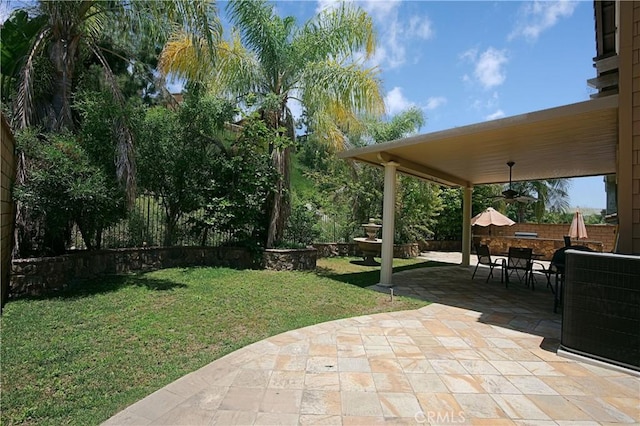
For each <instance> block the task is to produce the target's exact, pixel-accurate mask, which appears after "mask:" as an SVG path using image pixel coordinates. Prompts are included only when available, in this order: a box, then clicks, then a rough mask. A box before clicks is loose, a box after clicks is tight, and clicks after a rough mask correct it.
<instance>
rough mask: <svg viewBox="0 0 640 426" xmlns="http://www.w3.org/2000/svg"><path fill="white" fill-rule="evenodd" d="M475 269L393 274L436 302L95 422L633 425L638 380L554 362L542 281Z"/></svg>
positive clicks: (318, 335) (285, 341)
mask: <svg viewBox="0 0 640 426" xmlns="http://www.w3.org/2000/svg"><path fill="white" fill-rule="evenodd" d="M471 271H472V269H469V268H464V267H461V266H445V267H437V268H423V269H414V270H409V271H404V272H401V273H397V274H395V275H394V276H393V280H394V284H395V286H394V289H393V290H394V291H393V293H394V295H407V296H412V297H419V298H424V299H426V300H429V301H432V302H434V303H432V304H430V305H428V306H426V307H424V308H421V309H418V310H415V311H402V312H393V313H385V314H377V315H368V316H362V317H356V318H348V319H343V320H338V321H332V322H328V323H323V324H318V325H314V326H311V327H306V328H303V329H299V330H292V331H289V332H286V333H283V334H280V335H277V336H274V337H271V338H268V339H265V340H263V341H260V342H257V343H254V344H252V345H249V346H247V347H245V348H242V349H240V350H238V351H236V352H233V353H231V354H229V355H227V356H225V357H223V358H221V359H219V360H217V361H214V362H212V363H211V364H209V365H207V366H205V367H203V368H202V369H200V370H198V371H195V372H193V373H191V374H188V375H187V376H185V377H183V378H181V379H179V380H177V381H175V382H173V383H171V384H169V385H168V386H166V387H164V388H162V389H160V390H158V391H157V392H155V393H153V394H151V395H149V396H148V397H146V398H144V399H143V400H141V401H139V402H137V403H136V404H134V405H132V406H130V407H128V408H126V409H125V410H124V411H122V412H120V413H118V414H117V415H115V416H114V417H112V418H111V419H109V420H108V421H107V422H105V423H104V424H105V425H134V424H135V425H147V424H154V425H161V424H175V425H178V424H182V425H186V424H189V425H200V424H202V425H204V424H221V425H230V424H242V425H245V424H246V425H250V424H256V425H276V424H281V425H296V424H327V425H376V424H402V425H407V424H414V425H415V424H468V425H531V424H535V425H597V424H601V425H611V424H621V423H623V424H624V423H626V424H639V423H640V378H638V377H637V375H635V374H630V373H626V372H621V371H616V370H613V369H609V368H602V367H600V366H596V365H593V364H591V363H585V362H581V361H577V360H572V359H568V358H564V357H560V356H558V355H557V354H556V349H557V347H558V344H559V337H560V326H561V315H560V314H554V313H553V296H552V294H551V292H550V291H549V289H547V288H545V284H546V281H542V280H541V278H544V277H542V276H540V277H539V278H538V285H537V286H536V290H535V291H531V290H530V289H528V288H525V287H524V286H523V285H522V284H520V283H518V282H517V281H516V282H512V283H511V284H510V286H509V288H508V289H507V288H505V286H504V284H501V283H500V279H499V275H498V278H496V279H493V280H489V282H488V283H485V282H484V278H485V277H486V272H487V270H486V269H485V270H482V271H479V272H478V275H479V276H476V279H475V280H473V281H472V280H471ZM483 273H484V275H483ZM372 289H374V290H379V291H385V292H389V289H386V288H376V287H375V286H374V287H373V288H372ZM389 297H391V295H390V296H389Z"/></svg>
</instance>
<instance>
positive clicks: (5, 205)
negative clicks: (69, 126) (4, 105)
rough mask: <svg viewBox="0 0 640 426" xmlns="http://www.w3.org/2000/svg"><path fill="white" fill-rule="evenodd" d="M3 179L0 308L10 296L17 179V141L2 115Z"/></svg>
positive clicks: (0, 238) (0, 239)
mask: <svg viewBox="0 0 640 426" xmlns="http://www.w3.org/2000/svg"><path fill="white" fill-rule="evenodd" d="M1 120H2V126H1V127H2V136H1V137H2V156H1V161H2V172H1V174H2V179H1V195H2V196H1V202H2V203H1V211H0V213H1V221H0V222H1V223H0V252H2V265H1V266H0V274H1V275H2V278H1V281H0V289H1V291H0V306H4V303H5V302H6V300H7V297H8V295H9V273H10V271H11V249H12V241H13V218H14V216H13V200H12V197H11V186H12V185H13V181H14V179H15V173H16V161H15V158H16V157H15V153H14V149H15V141H14V139H13V134H12V133H11V128H10V127H9V123H7V120H6V118H5V116H4V114H2V118H1Z"/></svg>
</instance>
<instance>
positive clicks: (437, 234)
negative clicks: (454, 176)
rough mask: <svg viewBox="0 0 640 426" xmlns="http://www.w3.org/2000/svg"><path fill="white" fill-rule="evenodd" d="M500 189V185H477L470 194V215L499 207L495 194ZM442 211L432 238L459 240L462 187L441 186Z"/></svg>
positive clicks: (460, 234)
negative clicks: (488, 208)
mask: <svg viewBox="0 0 640 426" xmlns="http://www.w3.org/2000/svg"><path fill="white" fill-rule="evenodd" d="M501 190H502V187H501V185H478V186H476V187H474V188H473V192H472V194H471V215H472V216H475V215H477V214H478V213H480V212H482V211H484V210H485V209H486V208H487V207H496V208H497V209H498V210H502V211H503V212H504V208H500V206H499V204H500V202H499V201H497V200H496V199H495V196H496V195H497V194H499V192H500V191H501ZM439 197H440V201H441V202H442V211H440V214H439V216H438V217H437V219H436V225H435V226H434V239H436V240H460V239H461V238H462V219H463V217H462V189H461V188H443V189H442V191H441V192H440V194H439Z"/></svg>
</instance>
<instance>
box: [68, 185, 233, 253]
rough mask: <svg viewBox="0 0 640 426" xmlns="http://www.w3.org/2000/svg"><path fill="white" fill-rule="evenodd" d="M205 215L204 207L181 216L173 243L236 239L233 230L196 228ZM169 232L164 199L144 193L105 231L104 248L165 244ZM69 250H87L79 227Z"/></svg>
mask: <svg viewBox="0 0 640 426" xmlns="http://www.w3.org/2000/svg"><path fill="white" fill-rule="evenodd" d="M203 217H204V211H203V210H202V209H201V210H197V211H195V212H192V213H189V214H186V215H184V216H183V217H181V218H180V219H179V220H178V223H177V225H176V227H175V230H174V241H173V245H177V246H220V245H224V244H229V243H232V242H235V237H234V235H235V232H233V231H232V230H229V231H225V232H220V231H214V230H211V229H205V230H197V229H196V226H195V223H196V220H198V219H203ZM166 232H167V225H166V214H165V211H164V209H163V207H162V205H161V199H160V198H159V197H157V196H154V195H152V194H143V195H140V196H138V198H137V199H136V202H135V205H134V207H133V208H132V209H131V210H130V211H129V212H128V214H127V217H126V218H124V219H122V220H120V221H119V222H118V223H116V224H114V225H112V226H110V227H109V228H107V229H105V230H103V232H102V243H101V248H103V249H109V248H126V247H142V246H149V247H153V246H162V245H164V243H165V236H166ZM68 249H69V250H84V249H86V247H85V244H84V241H83V239H82V235H81V233H80V230H79V229H78V227H77V226H74V227H73V229H72V232H71V241H70V244H69V247H68Z"/></svg>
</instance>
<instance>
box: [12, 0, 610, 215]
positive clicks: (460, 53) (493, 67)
mask: <svg viewBox="0 0 640 426" xmlns="http://www.w3.org/2000/svg"><path fill="white" fill-rule="evenodd" d="M25 3H29V2H25V1H24V0H13V1H7V0H0V15H2V17H3V18H4V17H5V16H6V13H7V12H8V10H10V9H11V8H13V7H19V6H24V5H25ZM274 3H275V4H276V7H277V11H278V13H279V14H280V15H282V16H285V15H292V16H295V17H296V19H297V21H298V24H302V23H303V22H305V21H306V20H308V19H309V18H311V17H312V16H313V15H314V14H316V13H317V12H318V11H320V10H322V9H323V8H326V7H333V6H335V5H336V2H335V1H333V0H318V1H275V2H274ZM353 3H355V4H357V5H358V6H360V7H362V8H364V9H365V10H366V11H367V12H368V13H369V14H370V15H371V16H372V18H373V21H374V24H375V27H376V31H377V36H378V48H377V50H376V53H375V55H374V57H373V58H371V59H370V60H368V62H367V65H368V66H376V67H378V69H379V71H380V74H379V76H380V79H381V80H382V83H383V91H384V94H385V102H386V106H387V111H388V114H390V115H393V114H396V113H398V112H400V111H402V110H404V109H406V108H408V107H411V106H417V107H419V108H421V109H422V110H423V111H424V113H425V117H426V124H425V125H424V126H423V127H422V129H421V130H420V132H421V133H427V132H433V131H438V130H443V129H448V128H452V127H456V126H463V125H467V124H472V123H478V122H482V121H486V120H491V119H496V118H501V117H508V116H513V115H517V114H523V113H526V112H530V111H536V110H539V109H545V108H551V107H555V106H559V105H565V104H570V103H575V102H581V101H585V100H588V99H589V95H590V94H591V93H593V92H594V91H593V89H591V88H589V87H588V86H587V83H586V81H587V79H589V78H593V77H595V69H594V68H593V59H592V58H593V57H594V56H595V55H596V52H595V32H594V31H595V30H594V25H595V24H594V18H593V3H592V2H591V1H533V2H515V1H493V2H490V1H401V0H367V1H353ZM218 5H219V9H220V14H221V16H222V17H223V19H224V17H225V2H224V1H220V2H218ZM505 173H506V171H505ZM570 197H571V201H570V202H571V205H572V206H574V207H583V208H587V207H589V208H599V209H602V208H604V207H605V204H606V200H605V192H604V184H603V182H602V177H590V178H580V179H572V181H571V187H570Z"/></svg>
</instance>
